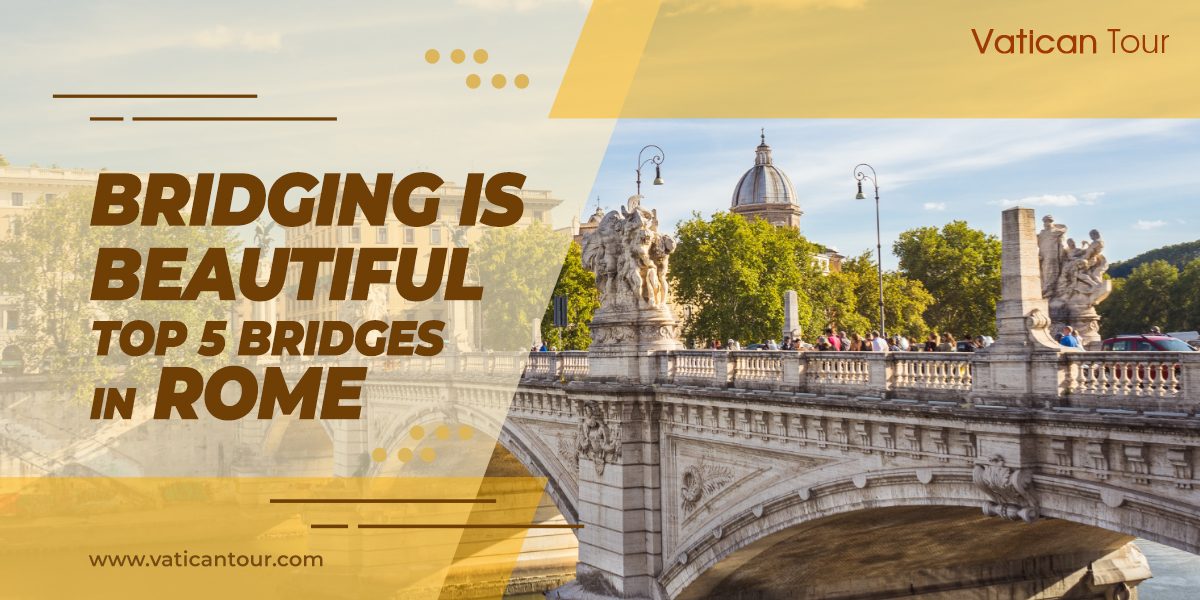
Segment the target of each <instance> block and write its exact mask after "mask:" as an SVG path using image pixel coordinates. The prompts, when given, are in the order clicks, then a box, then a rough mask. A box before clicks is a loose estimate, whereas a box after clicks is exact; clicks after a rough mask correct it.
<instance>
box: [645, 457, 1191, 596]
mask: <svg viewBox="0 0 1200 600" xmlns="http://www.w3.org/2000/svg"><path fill="white" fill-rule="evenodd" d="M1034 481H1035V486H1036V489H1037V497H1038V499H1039V502H1040V514H1041V515H1042V517H1043V518H1041V519H1039V520H1037V521H1035V522H1033V523H1019V522H1018V523H1014V522H1011V521H1006V520H1004V519H1001V518H997V517H993V516H987V515H985V514H984V513H983V511H982V510H980V509H981V507H983V506H984V505H985V504H986V503H987V498H986V496H985V495H984V494H983V493H982V492H981V491H980V490H979V489H978V488H977V487H976V485H975V484H974V482H973V480H972V469H970V468H965V467H944V468H941V469H937V470H936V471H930V470H922V472H920V473H917V472H914V470H912V469H896V470H892V471H884V472H872V473H868V474H867V476H865V477H863V476H856V477H851V478H840V479H831V480H828V481H825V482H821V483H819V484H814V485H810V486H805V487H802V488H800V489H795V488H794V487H793V488H791V489H787V490H776V491H779V492H780V493H778V494H776V495H774V496H771V494H770V493H768V494H765V495H763V496H761V497H764V498H770V499H769V500H766V501H764V502H761V503H759V504H756V505H753V506H752V507H750V508H749V509H748V510H743V511H734V512H730V513H729V514H728V516H727V517H725V518H723V519H722V520H721V521H720V522H719V524H718V525H716V526H714V527H711V528H710V529H708V530H707V531H704V532H702V535H700V536H698V537H699V539H697V536H696V535H693V536H691V537H690V538H689V541H688V542H685V544H684V545H682V546H681V548H679V549H677V550H676V552H675V553H674V555H673V556H666V557H664V558H666V559H667V561H668V562H666V563H665V565H664V568H663V573H662V576H661V577H660V583H661V584H662V585H663V587H664V589H665V591H666V595H667V596H668V597H670V598H680V599H693V598H714V599H720V598H755V599H761V600H771V599H774V598H796V597H822V598H831V599H835V598H855V599H858V598H874V597H891V596H888V595H886V594H887V593H894V594H901V595H914V596H915V597H923V596H920V595H919V594H920V593H924V592H928V593H939V592H946V593H951V592H953V591H954V590H958V591H963V590H964V589H965V588H962V587H958V588H952V587H951V584H950V583H949V582H954V583H953V585H956V586H963V585H970V584H971V582H977V583H978V584H979V585H980V586H986V585H1000V584H1003V585H1024V586H1026V587H1025V589H1026V591H1027V592H1028V593H1029V594H1030V595H1031V596H1032V595H1033V594H1034V592H1045V591H1046V590H1041V589H1038V586H1039V585H1049V584H1048V583H1044V582H1051V581H1053V582H1056V583H1055V585H1060V586H1062V585H1065V586H1070V585H1074V584H1078V585H1083V584H1082V583H1080V582H1079V581H1075V580H1072V579H1071V577H1070V576H1069V574H1070V573H1074V574H1076V575H1079V574H1080V573H1084V572H1086V569H1087V567H1088V565H1090V564H1091V563H1092V562H1093V561H1097V560H1101V559H1105V560H1112V559H1113V557H1119V559H1120V560H1122V561H1125V562H1124V563H1122V564H1124V566H1125V567H1126V568H1127V569H1128V572H1127V573H1126V575H1127V576H1129V577H1131V578H1136V577H1138V573H1137V569H1136V568H1134V567H1136V565H1137V564H1138V561H1139V560H1141V563H1142V564H1143V565H1144V558H1141V556H1140V553H1139V552H1138V551H1137V550H1136V548H1134V547H1132V546H1128V543H1129V542H1130V541H1132V540H1133V539H1134V537H1144V538H1146V539H1150V540H1153V541H1157V542H1160V543H1163V544H1166V545H1170V546H1173V547H1175V548H1178V549H1181V550H1184V551H1187V552H1192V553H1200V539H1198V536H1200V528H1198V527H1197V525H1198V521H1200V518H1198V516H1197V515H1196V514H1195V511H1194V510H1189V509H1188V507H1186V506H1171V505H1165V504H1164V503H1162V502H1161V501H1155V500H1153V499H1152V498H1150V497H1146V496H1144V495H1139V494H1134V493H1132V492H1130V491H1127V490H1120V489H1116V488H1102V487H1101V486H1096V485H1088V484H1087V482H1080V481H1078V480H1072V479H1070V478H1065V477H1054V476H1041V475H1038V476H1035V478H1034ZM1098 504H1099V505H1100V506H1101V507H1103V509H1098V508H1097V505H1098ZM1151 505H1153V506H1154V507H1155V509H1156V510H1157V513H1155V514H1154V515H1153V516H1152V518H1146V514H1147V513H1146V511H1147V506H1151ZM872 536H874V537H872ZM881 540H886V543H884V544H881V543H880V541H881ZM934 556H936V557H937V562H936V564H932V563H930V562H929V561H928V559H929V557H934ZM1049 556H1053V557H1054V558H1053V559H1050V558H1047V557H1049ZM1106 557H1107V558H1106ZM1039 561H1040V562H1039ZM1051 563H1053V564H1051ZM1105 564H1107V563H1105ZM1005 569H1008V570H1007V571H1006V570H1005ZM1055 569H1057V571H1056V570H1055ZM1146 574H1148V571H1147V573H1146ZM988 581H991V583H990V584H989V583H988ZM764 582H765V583H764ZM1114 585H1115V584H1114ZM1131 585H1136V581H1133V583H1132V584H1131ZM756 586H757V589H755V588H756ZM1006 589H1007V588H1006ZM802 590H807V595H805V592H803V591H802ZM886 590H890V591H886ZM879 593H884V594H885V595H878V596H876V595H872V594H879ZM929 597H933V596H929ZM947 597H953V596H947ZM1047 597H1055V596H1052V595H1048V596H1047ZM1089 597H1090V596H1089ZM1100 597H1103V596H1100Z"/></svg>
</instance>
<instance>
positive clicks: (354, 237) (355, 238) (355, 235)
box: [350, 225, 362, 244]
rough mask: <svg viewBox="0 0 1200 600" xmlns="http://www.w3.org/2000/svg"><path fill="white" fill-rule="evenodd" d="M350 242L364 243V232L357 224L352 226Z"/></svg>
mask: <svg viewBox="0 0 1200 600" xmlns="http://www.w3.org/2000/svg"><path fill="white" fill-rule="evenodd" d="M350 243H351V244H360V243H362V232H361V231H359V229H358V225H355V226H354V227H351V228H350Z"/></svg>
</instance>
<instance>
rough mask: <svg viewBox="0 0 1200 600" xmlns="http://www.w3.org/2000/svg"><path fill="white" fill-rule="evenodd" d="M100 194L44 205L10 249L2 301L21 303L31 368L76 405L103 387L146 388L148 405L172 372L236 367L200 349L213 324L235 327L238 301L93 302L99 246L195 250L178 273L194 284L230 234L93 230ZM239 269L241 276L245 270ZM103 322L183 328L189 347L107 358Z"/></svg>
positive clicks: (3, 250)
mask: <svg viewBox="0 0 1200 600" xmlns="http://www.w3.org/2000/svg"><path fill="white" fill-rule="evenodd" d="M94 196H95V190H94V189H90V190H80V191H75V192H72V193H70V194H66V195H61V196H56V197H53V198H50V199H45V198H43V199H41V200H39V201H38V203H37V204H35V205H33V207H32V208H33V210H30V211H28V212H27V213H25V215H24V216H23V217H22V220H21V221H20V226H19V231H18V232H15V233H14V235H12V236H11V237H10V238H9V239H7V240H5V241H4V242H3V243H2V244H0V282H3V284H2V285H0V288H2V289H0V293H3V294H5V295H9V296H12V297H13V298H14V299H15V303H16V306H17V311H18V314H19V315H20V327H19V333H18V335H17V346H18V347H19V348H20V353H21V355H22V359H23V362H24V368H25V370H26V371H27V372H37V373H40V374H43V375H48V376H50V377H51V378H52V379H53V380H54V381H57V382H59V383H60V384H62V385H63V386H64V387H66V388H67V393H68V394H69V395H70V396H71V397H74V398H76V399H87V398H90V397H91V395H92V392H93V390H94V389H95V388H96V387H97V386H104V385H108V384H112V385H114V386H115V385H118V384H120V386H122V387H136V388H139V391H141V392H142V395H141V396H140V397H148V396H150V395H151V394H152V393H153V391H154V389H156V388H157V380H158V376H159V372H160V367H161V366H162V365H163V364H170V365H177V366H191V367H194V368H201V369H204V370H209V369H211V368H212V367H214V366H216V365H219V364H225V363H227V361H226V360H225V359H224V358H216V359H208V360H206V359H202V358H200V357H199V356H198V355H197V353H196V349H197V348H198V345H199V339H200V336H201V334H202V332H203V329H204V322H205V321H208V320H228V319H229V314H230V308H231V303H229V302H223V301H221V300H219V299H216V298H212V297H208V296H202V298H201V299H200V300H198V301H195V302H179V301H141V300H138V301H132V302H109V301H92V300H90V296H91V287H92V279H93V277H94V273H95V270H96V255H97V252H98V250H99V248H102V247H126V248H133V249H136V250H138V251H140V252H141V253H142V255H143V256H145V253H146V250H147V249H149V248H157V247H182V248H187V249H188V250H189V252H188V260H187V261H184V262H183V263H182V264H180V265H178V266H180V267H181V268H182V274H181V280H183V281H186V280H187V279H189V278H190V277H191V274H192V273H193V272H194V271H195V267H196V264H197V263H198V262H199V260H200V257H201V254H202V252H203V250H205V249H207V248H210V247H223V248H226V249H227V250H228V249H231V248H234V247H236V245H237V242H236V241H235V239H234V238H233V236H232V234H231V233H230V231H229V230H228V229H226V228H220V227H204V228H200V227H168V226H166V225H158V226H140V225H130V226H126V227H91V226H90V224H89V223H90V220H91V209H92V200H93V198H94ZM234 269H235V271H234V273H236V265H235V266H234ZM95 320H118V321H124V322H129V321H131V320H144V321H148V322H150V323H151V324H154V325H157V324H159V323H160V322H162V321H166V320H173V321H182V322H183V323H184V325H185V326H186V327H187V330H188V342H187V343H186V344H185V345H184V346H182V347H179V348H175V349H173V350H170V351H168V354H167V355H166V356H165V357H156V356H152V355H150V354H147V355H145V356H142V357H127V356H125V355H123V354H121V353H120V351H119V349H117V348H116V346H115V345H114V346H113V347H112V348H111V350H110V353H109V355H108V356H106V357H99V356H97V349H98V348H97V346H98V345H97V341H98V337H97V335H96V334H95V333H93V332H92V322H93V321H95ZM227 333H228V332H227ZM227 350H228V349H227ZM148 386H149V388H150V389H142V388H146V387H148ZM148 392H149V393H148Z"/></svg>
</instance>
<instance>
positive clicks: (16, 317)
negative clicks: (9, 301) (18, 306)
mask: <svg viewBox="0 0 1200 600" xmlns="http://www.w3.org/2000/svg"><path fill="white" fill-rule="evenodd" d="M4 312H5V315H4V316H5V319H4V320H5V327H6V328H7V329H8V330H9V331H16V330H17V329H20V328H21V315H20V313H18V312H17V311H15V310H6V311H4Z"/></svg>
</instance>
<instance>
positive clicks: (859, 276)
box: [840, 251, 933, 339]
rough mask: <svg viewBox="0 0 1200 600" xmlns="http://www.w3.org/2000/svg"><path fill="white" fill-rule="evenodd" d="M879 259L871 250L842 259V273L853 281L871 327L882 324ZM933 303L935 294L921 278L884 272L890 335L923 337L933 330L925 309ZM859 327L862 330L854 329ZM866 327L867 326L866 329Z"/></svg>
mask: <svg viewBox="0 0 1200 600" xmlns="http://www.w3.org/2000/svg"><path fill="white" fill-rule="evenodd" d="M876 264H877V263H876V262H875V260H874V258H873V257H872V256H871V252H870V251H867V252H864V253H863V254H860V255H859V256H856V257H854V258H850V259H847V260H844V261H842V272H841V273H840V275H841V277H844V278H847V279H848V280H850V281H851V282H853V288H852V289H853V295H854V298H855V301H856V305H855V306H856V310H857V312H858V314H859V315H860V316H862V317H863V320H865V321H868V322H869V323H870V328H871V329H872V330H876V329H878V328H879V272H878V270H877V268H876ZM931 304H933V296H931V295H930V294H929V292H928V291H927V290H926V289H925V286H924V285H922V284H921V282H920V281H916V280H913V279H909V278H907V277H905V276H904V275H902V274H900V273H897V272H894V271H886V272H884V274H883V312H884V316H885V317H887V332H888V335H893V334H897V333H899V334H903V335H905V336H907V337H909V338H915V339H921V338H923V337H924V336H925V334H926V333H927V332H928V331H929V326H928V325H927V324H926V323H925V311H926V310H928V309H929V306H930V305H931ZM851 331H858V330H851ZM864 331H865V329H864Z"/></svg>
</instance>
